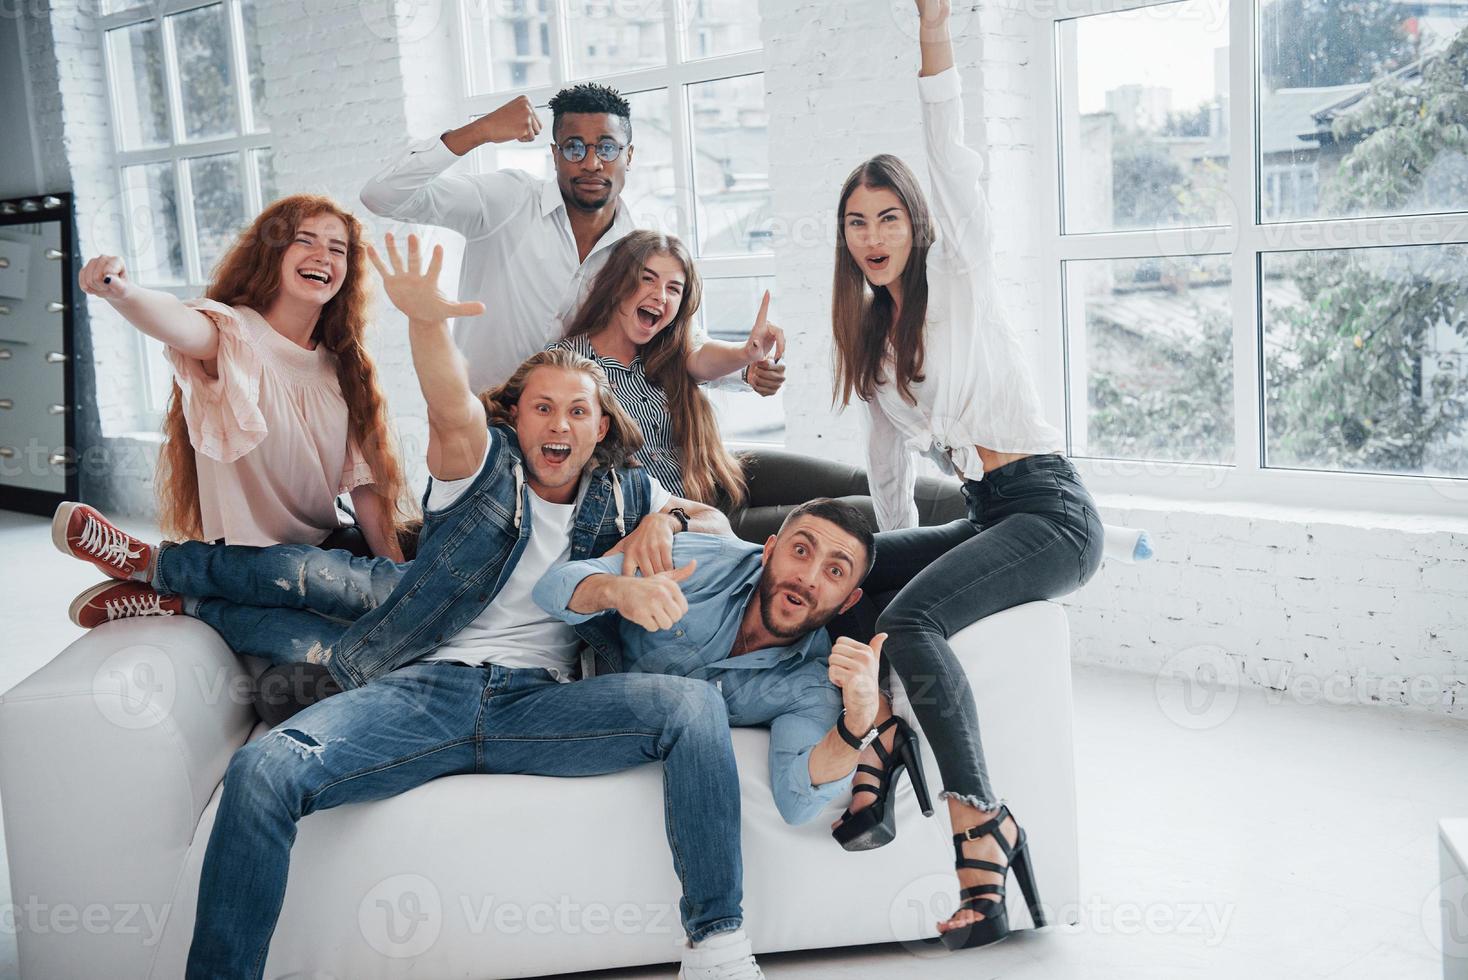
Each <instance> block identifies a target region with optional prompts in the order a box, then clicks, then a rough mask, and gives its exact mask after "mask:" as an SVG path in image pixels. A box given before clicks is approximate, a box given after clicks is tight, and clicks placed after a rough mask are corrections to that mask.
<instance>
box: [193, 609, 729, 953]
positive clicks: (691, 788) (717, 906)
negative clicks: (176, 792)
mask: <svg viewBox="0 0 1468 980" xmlns="http://www.w3.org/2000/svg"><path fill="white" fill-rule="evenodd" d="M282 591H285V590H282ZM650 762H661V763H662V783H663V800H664V829H665V830H666V832H667V838H668V847H669V850H670V851H671V854H672V866H673V871H674V872H675V873H676V874H677V876H678V880H679V881H680V882H681V884H682V898H681V900H680V901H679V902H678V906H677V914H678V918H679V920H680V921H681V923H682V925H683V930H684V932H685V933H686V934H687V935H688V937H689V938H690V939H691V940H692V941H694V942H698V941H701V940H703V939H706V938H708V937H709V936H712V935H715V934H717V933H720V932H728V931H731V930H734V929H738V928H740V927H741V925H742V923H743V919H744V913H743V911H742V901H743V886H742V884H741V882H742V879H743V864H742V860H741V852H740V839H739V834H740V831H739V828H740V823H739V821H740V816H739V776H738V772H737V770H736V768H735V762H734V747H733V744H732V743H731V741H730V738H729V714H728V711H727V710H726V709H725V707H724V699H723V696H722V695H720V694H719V692H718V690H717V689H716V688H715V687H714V685H712V684H710V683H708V682H707V681H702V680H695V679H693V678H689V677H674V676H668V675H664V674H603V675H600V676H597V677H592V678H588V679H586V680H581V681H576V682H574V683H571V684H561V683H557V682H556V680H555V678H553V677H552V676H551V675H550V673H549V672H547V671H545V670H541V669H538V668H530V669H511V668H507V667H501V666H498V665H495V664H487V665H485V666H482V667H471V666H469V665H467V664H459V663H453V662H448V661H434V662H428V663H414V664H409V665H408V666H406V667H401V668H399V669H397V670H394V671H392V672H390V673H387V674H384V675H383V676H382V677H379V678H376V679H374V680H373V681H372V682H371V683H368V684H364V685H362V686H361V687H356V688H353V689H351V690H349V691H346V692H344V693H342V694H338V695H335V696H334V697H330V698H327V699H325V700H324V701H320V702H317V703H316V704H313V705H312V706H311V707H309V708H307V709H306V710H304V711H302V712H301V713H300V714H298V715H296V716H295V717H294V718H292V719H290V721H288V722H286V723H285V724H283V725H281V726H280V727H278V728H275V729H272V730H271V731H270V733H269V734H267V735H264V736H262V737H261V738H258V739H256V740H255V741H253V742H249V743H247V744H246V745H245V746H244V747H242V748H241V749H239V750H238V751H237V752H235V754H234V758H233V759H231V760H230V763H229V769H228V770H227V771H226V772H225V774H224V788H223V790H222V791H221V794H220V800H219V809H218V812H217V814H216V816H215V819H214V827H213V829H212V830H211V831H210V833H209V844H208V848H207V849H206V850H205V852H204V867H203V870H202V872H201V873H200V877H199V901H198V915H197V918H196V920H195V923H194V933H193V941H192V943H191V944H190V946H189V960H188V968H187V971H186V976H187V977H188V980H223V978H243V980H259V978H260V977H262V976H263V975H264V973H265V961H266V957H267V955H268V954H269V951H270V940H271V936H272V935H273V934H274V932H275V927H276V923H277V921H278V920H279V918H280V913H281V908H282V905H283V903H284V901H285V891H286V879H287V873H288V870H289V865H290V855H291V848H292V846H293V845H294V843H295V840H296V831H297V824H298V823H299V822H300V821H301V820H302V819H303V818H305V817H308V816H309V815H311V814H313V813H316V812H318V811H321V810H327V809H331V808H333V807H339V806H344V805H349V804H353V803H365V802H368V801H371V800H382V799H386V798H388V797H392V796H397V795H398V794H400V793H406V792H409V791H411V790H413V789H416V788H417V787H419V786H421V785H423V784H424V783H426V782H428V781H429V780H432V779H437V778H439V777H441V776H450V775H458V774H488V773H524V774H530V775H540V776H562V777H577V776H594V775H600V774H603V773H612V772H621V771H622V770H625V769H631V768H634V767H637V766H641V765H645V764H647V763H650ZM513 785H515V784H496V785H494V786H484V787H483V790H484V792H485V793H486V794H498V793H502V792H509V791H510V788H511V786H513ZM600 791H601V790H600V789H599V788H598V787H597V786H593V785H590V784H588V785H587V786H586V787H585V789H584V790H583V791H582V792H583V793H584V794H585V800H586V803H587V805H588V806H589V807H590V810H591V812H592V818H591V820H590V822H588V821H585V820H583V821H581V822H580V824H578V826H579V827H580V828H581V829H582V830H585V831H589V832H590V833H591V834H592V835H593V836H594V835H595V834H596V833H597V830H598V826H599V825H598V823H597V819H596V816H595V810H596V804H597V795H598V793H599V792H600ZM429 816H430V817H431V816H433V815H432V814H431V813H430V814H429ZM361 819H362V820H363V821H368V820H369V817H368V816H367V815H363V816H362V817H361ZM370 819H376V820H378V822H379V824H380V823H381V822H382V820H383V819H384V818H383V815H382V814H380V813H379V814H377V816H376V817H375V818H370ZM431 824H432V821H431V820H430V821H429V822H428V823H427V824H422V825H420V826H418V827H417V828H414V827H403V828H400V831H401V833H404V834H415V833H416V834H420V835H421V834H424V833H429V834H431V833H434V832H436V828H435V827H433V826H432V825H431ZM449 825H450V824H445V826H449ZM453 825H454V826H459V827H469V826H471V825H472V821H468V822H464V821H460V822H459V823H457V824H453ZM339 826H340V825H339ZM481 831H482V832H484V833H491V832H492V831H490V830H488V829H486V828H481ZM575 843H576V842H567V841H563V840H551V841H547V842H544V843H541V842H537V846H541V847H544V848H545V849H546V850H547V851H551V850H558V851H559V850H563V849H565V848H566V847H567V846H572V845H574V844H575ZM501 846H504V847H524V846H526V845H525V842H523V841H503V842H501ZM591 846H593V845H587V847H588V850H587V853H588V854H589V853H590V851H589V848H590V847H591ZM613 846H616V845H615V842H613ZM450 850H451V848H445V849H444V853H445V854H448V853H450ZM643 860H645V861H650V862H652V863H653V864H654V865H658V864H662V866H664V867H666V864H663V862H666V861H667V860H668V859H667V858H665V857H660V856H659V855H656V854H647V855H644V856H643ZM403 870H405V871H406V870H418V871H423V872H428V871H431V869H429V868H414V866H413V865H412V864H411V863H407V864H405V865H404V867H403ZM482 870H483V889H484V894H486V895H492V894H494V892H495V889H496V887H497V883H496V880H495V872H494V868H493V867H485V868H483V869H482ZM406 897H407V898H409V899H412V898H417V897H419V896H415V895H408V896H406ZM672 898H673V896H671V895H670V896H669V900H670V901H669V907H668V912H669V913H670V914H669V915H668V916H667V918H668V920H669V921H668V924H667V926H665V927H664V928H666V929H667V931H668V932H669V934H670V939H672V938H676V927H675V926H674V925H673V924H672V919H673V915H672V914H671V913H672V912H673V909H672V905H671V900H672ZM450 899H451V896H449V895H444V896H443V902H444V906H445V908H447V907H448V905H449V902H450ZM379 904H382V903H379ZM384 911H386V914H388V915H391V914H392V913H391V910H379V909H377V908H372V909H368V908H367V906H366V905H365V904H364V905H363V910H362V911H361V912H360V913H359V917H360V920H361V921H360V923H359V924H360V925H361V927H362V928H363V929H367V930H369V931H370V932H372V933H374V934H375V938H377V939H380V940H381V941H382V942H381V943H380V944H379V943H373V945H374V947H375V948H376V950H377V951H378V952H379V953H380V954H382V955H383V956H385V957H394V956H404V955H408V954H409V953H411V952H412V950H410V949H408V948H407V945H406V944H407V943H408V942H409V941H411V939H412V934H413V930H412V929H411V928H410V929H409V935H408V939H406V940H403V941H401V942H400V941H399V940H398V939H397V936H398V929H399V926H400V923H399V922H398V921H397V920H393V921H384V919H383V918H382V914H383V912H384ZM343 912H345V914H346V915H347V916H349V917H350V916H351V914H352V911H351V909H350V908H349V909H346V910H341V909H337V910H335V914H341V913H343ZM369 913H370V914H369ZM369 919H371V921H369ZM411 925H412V923H411V922H410V923H409V926H410V927H411ZM363 935H364V936H366V935H368V934H367V933H366V932H364V933H363ZM372 939H373V937H369V942H371V941H372ZM668 948H669V949H670V950H671V949H673V946H672V945H671V943H670V944H669V947H668ZM431 954H432V951H429V953H428V954H427V955H425V957H424V958H423V959H422V960H419V961H418V963H417V966H418V967H419V974H420V975H430V976H432V975H441V974H442V973H443V962H444V961H443V960H442V959H441V958H439V959H435V958H433V957H432V955H431ZM352 956H353V957H354V958H356V959H358V960H360V958H361V954H360V953H358V952H356V951H353V952H352ZM326 958H328V957H327V956H326V954H322V955H321V956H319V957H318V959H321V960H324V959H326ZM486 969H489V968H488V967H486ZM387 970H388V967H387V965H386V961H385V960H384V961H382V965H380V966H379V968H378V970H375V971H373V970H369V969H367V968H366V967H364V968H363V971H364V972H374V973H385V972H387ZM277 972H278V971H272V975H275V974H276V973H277Z"/></svg>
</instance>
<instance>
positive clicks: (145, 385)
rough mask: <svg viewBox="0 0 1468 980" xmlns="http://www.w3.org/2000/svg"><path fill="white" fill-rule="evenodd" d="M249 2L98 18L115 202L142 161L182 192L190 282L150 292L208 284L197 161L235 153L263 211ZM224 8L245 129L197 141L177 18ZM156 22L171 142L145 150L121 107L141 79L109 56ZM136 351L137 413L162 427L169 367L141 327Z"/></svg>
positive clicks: (247, 193)
mask: <svg viewBox="0 0 1468 980" xmlns="http://www.w3.org/2000/svg"><path fill="white" fill-rule="evenodd" d="M243 5H244V0H151V2H149V3H147V4H142V5H139V6H137V7H132V8H129V9H125V10H119V11H115V12H113V13H110V14H104V15H101V16H99V17H98V18H97V39H98V44H99V46H100V52H101V56H102V65H103V71H104V74H105V78H106V89H107V113H108V119H109V121H110V123H111V126H112V164H111V170H112V176H113V191H114V194H115V195H116V197H115V198H114V199H115V200H117V201H119V202H122V207H123V209H124V210H126V208H127V205H126V201H127V194H126V191H125V190H124V187H125V181H124V180H123V171H124V170H125V169H126V168H128V167H133V166H139V165H142V164H155V163H166V164H170V165H172V168H173V174H174V181H175V187H176V188H177V193H178V226H179V227H178V233H179V241H180V244H181V246H182V248H183V255H184V281H183V282H182V283H168V284H156V283H148V282H142V281H139V282H138V284H139V285H142V286H147V287H148V288H150V289H157V290H160V291H162V292H166V293H170V294H172V295H174V296H177V297H179V298H180V299H190V298H194V297H197V296H200V295H202V294H203V291H204V289H205V288H206V287H207V286H208V274H209V270H207V269H202V268H200V269H199V275H198V277H197V278H196V277H195V276H194V272H193V270H194V269H195V268H196V267H198V266H199V243H198V236H197V233H196V230H195V222H194V217H195V216H194V200H193V184H192V177H191V175H190V173H189V161H190V160H192V159H195V158H198V157H207V156H216V155H222V154H231V153H232V154H234V155H235V157H236V159H237V160H238V161H239V166H240V184H241V190H242V192H243V196H244V200H243V202H242V203H243V206H244V213H245V217H246V220H247V221H248V220H250V219H252V218H253V217H254V216H255V215H257V214H259V213H260V211H261V210H262V208H263V206H264V205H263V202H262V201H261V199H260V198H261V189H260V180H259V174H258V173H257V171H256V168H255V165H254V158H253V155H252V151H255V150H262V149H263V150H273V149H274V144H273V142H272V134H271V132H270V130H269V128H268V126H266V125H265V124H264V123H263V122H262V121H261V120H258V119H256V118H255V115H256V113H255V106H254V104H253V101H252V97H251V94H250V81H251V79H250V70H249V58H248V53H247V50H246V38H245V26H244V10H243ZM213 6H219V7H222V8H223V11H224V16H225V38H226V45H227V48H228V52H227V53H228V58H229V64H230V68H231V72H232V77H233V82H234V96H235V113H236V118H237V120H238V122H239V125H238V129H239V132H238V133H237V134H236V135H234V136H221V137H208V138H204V139H196V140H190V139H188V138H187V137H186V135H185V128H184V119H183V98H182V92H181V89H180V81H179V68H178V59H177V52H176V49H175V45H174V38H173V24H172V22H171V21H170V19H169V18H170V17H172V16H173V15H174V14H181V13H187V12H188V11H191V10H199V9H202V8H205V7H213ZM146 23H154V24H156V25H157V28H158V37H159V43H160V46H161V48H162V52H163V95H164V100H165V102H166V107H167V114H168V130H169V142H168V143H167V145H165V146H157V147H149V148H147V149H141V150H128V149H124V148H123V145H122V144H123V130H122V116H121V107H120V106H119V104H118V100H117V97H116V93H119V92H121V91H122V90H123V88H124V87H130V86H132V85H134V84H135V80H134V79H132V78H121V77H119V75H118V72H117V69H116V66H115V65H114V64H113V62H112V57H111V55H110V53H109V48H108V42H107V35H108V33H109V32H110V31H114V30H117V29H119V28H125V27H131V26H133V25H136V24H146ZM120 224H121V226H122V234H123V248H124V253H125V254H124V255H123V260H124V261H125V262H126V263H127V264H128V265H129V267H132V268H136V267H137V266H138V263H137V254H138V253H137V242H136V240H135V238H134V234H133V227H132V222H131V221H128V220H123V221H121V222H120ZM133 333H134V334H135V337H134V345H135V346H134V351H135V356H136V357H137V359H138V367H139V371H138V376H139V377H140V378H141V379H142V384H140V385H139V386H138V391H137V393H136V402H135V406H134V408H135V411H136V412H137V416H138V419H139V425H138V428H143V429H156V428H158V427H159V426H160V425H161V424H162V421H163V412H164V406H163V405H162V404H160V403H157V402H155V400H154V398H153V396H152V392H153V391H154V390H155V389H156V388H157V387H158V386H159V382H160V380H161V377H160V375H159V372H160V371H167V367H166V365H164V363H163V362H162V361H161V359H160V351H159V349H158V347H159V345H158V344H157V342H156V341H152V340H150V338H148V337H147V336H145V335H144V334H143V333H142V332H141V331H136V330H135V331H133Z"/></svg>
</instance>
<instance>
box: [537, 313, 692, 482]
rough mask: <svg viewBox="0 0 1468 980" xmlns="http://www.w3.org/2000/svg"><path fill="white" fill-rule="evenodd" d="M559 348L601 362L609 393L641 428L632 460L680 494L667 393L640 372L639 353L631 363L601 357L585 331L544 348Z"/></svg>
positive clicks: (679, 465)
mask: <svg viewBox="0 0 1468 980" xmlns="http://www.w3.org/2000/svg"><path fill="white" fill-rule="evenodd" d="M558 348H559V349H564V350H569V351H573V352H575V353H577V354H580V355H581V356H582V357H587V358H590V359H591V360H593V361H595V362H596V363H598V364H600V365H601V367H602V370H603V371H605V372H606V373H607V380H608V381H610V382H611V385H612V393H613V394H614V395H616V396H617V401H619V402H621V404H622V408H623V409H625V410H626V412H627V414H628V415H631V416H632V418H633V419H634V420H635V421H636V422H637V427H638V428H639V429H641V430H642V448H641V449H639V450H638V451H637V454H636V455H635V456H633V459H635V460H636V461H637V462H638V463H640V464H642V465H643V466H645V467H647V471H648V472H649V473H651V474H652V475H653V476H654V477H656V478H657V481H658V482H659V483H661V484H662V485H663V486H664V488H666V489H667V491H668V492H669V493H671V494H672V495H673V496H675V497H681V496H683V463H682V460H680V459H679V458H678V447H677V445H675V444H674V442H673V438H674V437H673V419H672V417H671V416H670V415H669V414H668V395H667V392H665V391H663V389H662V388H661V387H659V386H658V385H656V384H654V383H652V382H651V381H649V380H648V379H647V375H646V374H643V372H642V355H641V354H638V355H637V356H636V357H634V358H632V363H631V364H630V365H629V364H623V363H622V362H621V361H618V360H616V359H615V358H611V357H602V356H601V355H600V354H598V353H597V352H596V348H594V347H592V346H591V339H590V338H589V337H588V336H587V335H586V334H582V335H581V336H579V337H568V338H566V339H564V340H558V341H556V342H555V343H554V344H551V345H550V346H549V347H548V348H547V349H548V350H555V349H558Z"/></svg>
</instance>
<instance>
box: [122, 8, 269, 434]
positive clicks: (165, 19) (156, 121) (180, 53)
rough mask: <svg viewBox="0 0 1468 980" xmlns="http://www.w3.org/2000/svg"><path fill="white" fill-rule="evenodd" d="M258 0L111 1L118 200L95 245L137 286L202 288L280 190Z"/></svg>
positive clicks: (163, 384)
mask: <svg viewBox="0 0 1468 980" xmlns="http://www.w3.org/2000/svg"><path fill="white" fill-rule="evenodd" d="M256 2H257V0H217V2H212V3H208V2H206V3H200V2H198V0H194V2H187V0H164V2H156V0H154V2H149V3H147V4H146V5H137V4H132V3H130V2H128V0H104V3H103V6H102V15H103V16H102V18H101V27H102V50H103V54H104V58H105V59H106V68H107V78H108V86H107V88H108V93H109V98H110V101H111V107H112V130H113V135H114V141H115V146H114V150H115V152H116V162H117V165H118V198H117V206H116V207H113V208H111V209H110V210H109V213H108V215H107V218H108V219H109V220H108V224H109V226H108V227H107V228H105V229H101V230H100V231H99V237H100V240H99V242H98V244H99V247H100V248H101V249H103V250H105V251H117V252H119V253H120V254H122V255H123V257H124V261H126V262H127V265H128V269H129V272H130V274H131V276H132V278H133V281H135V282H137V283H139V284H141V285H145V286H152V287H155V288H163V289H168V290H170V291H174V292H177V293H178V294H179V295H181V296H195V295H198V294H199V293H201V292H202V291H203V288H204V285H205V284H206V283H207V282H208V281H209V278H210V274H211V271H212V269H213V268H214V265H215V263H217V262H218V261H219V259H220V257H221V256H222V255H223V253H224V251H225V249H226V248H228V247H229V244H230V243H231V242H232V241H233V240H234V237H235V235H236V234H238V233H239V231H240V229H241V228H242V227H243V226H244V225H245V223H246V221H247V219H248V217H250V216H252V215H254V214H256V213H257V212H258V211H259V210H260V209H261V207H262V205H263V204H266V203H269V202H270V201H272V200H274V199H275V197H276V191H275V176H274V173H275V172H274V166H273V158H272V156H271V147H270V134H269V132H268V131H267V130H266V128H265V126H264V125H263V123H262V122H261V121H260V117H261V116H262V115H263V111H264V106H263V104H262V102H263V96H264V92H263V88H262V86H261V84H260V70H259V64H260V52H259V48H258V46H257V44H256V42H255V37H256V32H255V17H256ZM138 343H139V345H140V347H139V355H140V360H141V363H142V364H143V365H144V371H145V372H146V382H147V383H146V384H145V386H144V389H145V392H146V394H145V399H144V404H143V405H142V406H141V408H142V410H143V411H144V412H145V413H148V414H151V413H156V412H158V411H160V410H161V408H162V405H163V402H164V399H165V398H166V397H167V393H168V388H169V375H168V372H167V370H166V369H165V366H164V361H163V358H162V351H161V348H160V346H159V345H158V344H157V342H156V341H153V340H151V339H149V338H147V337H144V336H143V335H142V334H138Z"/></svg>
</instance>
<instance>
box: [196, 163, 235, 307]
mask: <svg viewBox="0 0 1468 980" xmlns="http://www.w3.org/2000/svg"><path fill="white" fill-rule="evenodd" d="M188 166H189V182H190V183H191V184H192V185H193V191H194V230H195V232H196V234H197V238H198V243H199V272H200V273H202V275H201V276H200V277H199V278H200V280H204V279H209V278H212V276H211V271H212V270H213V268H214V263H215V262H217V261H219V258H220V256H222V255H223V254H224V252H225V250H226V249H228V248H229V246H230V245H232V244H234V240H235V236H237V235H238V234H239V232H240V227H241V226H242V225H243V224H244V223H245V207H244V195H243V193H242V189H241V185H240V158H239V155H238V154H235V153H221V154H219V155H218V156H209V157H196V158H195V159H193V160H190V161H188Z"/></svg>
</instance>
